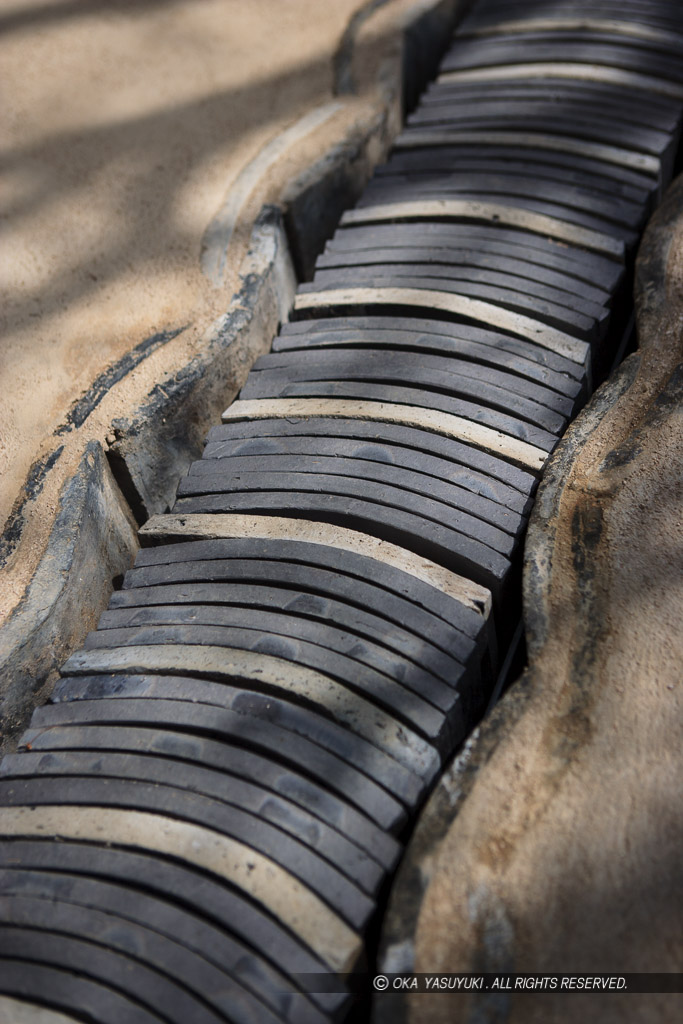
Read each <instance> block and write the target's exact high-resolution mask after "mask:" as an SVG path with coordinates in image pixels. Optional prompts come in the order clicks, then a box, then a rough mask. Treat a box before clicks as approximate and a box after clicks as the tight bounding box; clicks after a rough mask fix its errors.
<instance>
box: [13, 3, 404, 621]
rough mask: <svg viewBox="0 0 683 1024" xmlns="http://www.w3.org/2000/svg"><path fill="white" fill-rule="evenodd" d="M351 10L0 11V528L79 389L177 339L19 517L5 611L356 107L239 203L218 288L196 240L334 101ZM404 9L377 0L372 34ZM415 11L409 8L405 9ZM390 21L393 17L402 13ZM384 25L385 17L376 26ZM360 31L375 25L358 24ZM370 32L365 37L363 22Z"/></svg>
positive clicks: (303, 6) (121, 393)
mask: <svg viewBox="0 0 683 1024" xmlns="http://www.w3.org/2000/svg"><path fill="white" fill-rule="evenodd" d="M362 6H364V5H363V2H362V0H335V2H334V3H320V2H319V0H191V2H190V0H108V2H105V0H89V2H76V0H18V2H15V3H11V2H2V3H0V68H1V71H0V88H1V90H2V94H3V97H4V104H5V131H4V133H3V143H2V150H3V161H2V164H3V171H2V174H3V182H2V191H3V195H4V204H3V210H2V217H3V225H2V241H1V242H0V246H1V247H2V248H1V252H0V280H1V282H2V283H1V287H2V292H3V297H2V303H1V307H0V316H1V324H2V326H1V330H2V337H3V342H2V349H1V350H0V388H1V391H0V394H1V395H2V400H1V402H0V478H1V479H2V488H1V494H0V522H4V521H5V520H6V517H7V516H8V514H9V513H10V511H11V508H12V505H13V503H14V502H15V500H16V498H17V495H18V494H19V493H20V491H21V488H22V485H23V482H24V480H25V479H26V475H27V472H28V471H29V469H30V467H31V465H32V464H33V463H34V461H35V460H36V459H37V458H39V457H41V456H44V455H45V453H46V452H48V451H50V450H51V449H52V447H53V446H54V442H53V439H52V438H51V435H52V433H53V431H54V430H55V428H57V427H58V426H59V425H60V424H61V423H63V421H64V417H65V415H66V413H67V411H68V409H69V407H70V406H71V404H72V403H73V402H74V400H76V399H77V398H78V397H79V396H80V395H81V394H82V393H83V392H84V391H85V390H86V389H87V388H88V386H89V385H90V384H91V382H92V381H93V380H94V379H95V378H96V376H97V375H98V374H100V373H101V372H102V371H103V370H104V369H106V367H108V366H109V365H110V364H111V363H112V362H115V361H116V360H117V359H119V358H120V357H121V356H122V355H124V354H125V353H126V352H128V351H129V350H130V349H131V348H132V347H133V346H135V345H136V344H138V343H139V342H140V341H141V340H143V339H145V338H147V337H149V336H150V335H152V334H154V333H155V332H157V331H161V330H174V329H177V328H180V327H186V329H185V330H184V331H183V332H182V333H181V334H180V335H179V337H178V338H177V339H176V340H175V341H173V342H172V343H170V344H167V345H165V346H164V347H163V350H162V351H160V352H157V353H155V354H154V355H153V356H151V357H149V358H148V359H147V360H145V362H144V364H143V365H142V366H141V367H140V368H139V369H138V370H136V371H134V372H133V373H132V374H129V376H128V377H127V378H126V380H125V382H124V383H123V384H121V385H119V386H117V387H116V388H115V389H114V390H113V392H112V393H111V394H110V395H109V396H107V399H106V401H105V402H104V403H102V405H101V406H100V407H99V408H98V410H96V412H95V413H94V414H93V415H91V416H90V417H89V419H88V421H87V422H86V424H85V426H84V428H83V430H82V431H81V433H85V434H86V435H87V436H86V437H81V438H80V439H79V443H78V445H76V444H75V442H73V439H71V438H70V439H69V444H70V445H71V447H72V448H73V452H70V449H69V448H68V445H67V449H68V450H67V451H66V452H65V453H64V455H63V456H62V457H61V458H60V460H59V471H58V472H51V473H50V475H49V478H48V482H47V484H46V486H45V489H44V493H43V494H42V495H41V497H40V500H39V501H38V502H37V503H36V504H35V507H33V506H32V507H31V508H29V509H28V514H27V524H26V527H25V529H24V532H23V536H22V544H21V548H20V551H19V552H18V553H17V554H16V556H15V558H14V563H15V564H14V565H12V564H10V566H9V568H10V570H11V571H10V572H9V575H8V576H7V578H6V580H5V584H4V586H3V591H4V596H3V598H2V601H0V621H1V620H2V615H3V610H4V612H5V613H6V612H7V610H8V609H9V608H10V607H11V606H12V605H13V604H14V603H16V600H17V599H18V598H19V597H20V594H21V592H22V590H23V587H24V585H25V584H26V582H27V579H28V578H29V576H30V572H31V571H32V568H33V567H34V566H35V564H36V560H37V558H38V557H39V554H40V552H41V551H42V549H43V547H44V543H45V540H46V535H47V533H46V531H47V528H48V526H49V524H50V522H51V516H52V514H53V512H54V509H55V507H56V501H57V497H58V492H59V486H61V483H62V482H63V480H64V479H65V478H66V477H67V476H68V474H69V473H70V472H73V469H74V468H75V465H76V461H77V452H76V449H78V453H80V451H82V445H83V444H84V443H85V440H88V439H89V438H90V437H96V438H98V439H99V440H101V441H103V440H104V438H105V437H106V433H107V426H108V423H110V422H111V419H112V418H114V417H115V416H118V415H121V414H122V413H125V411H126V410H127V408H129V407H131V403H133V402H135V400H136V399H139V398H140V397H142V396H143V395H144V394H145V393H146V392H147V391H148V390H149V388H150V387H151V386H152V385H153V384H154V381H155V379H158V376H159V375H160V374H161V373H162V372H163V371H165V370H167V368H168V366H169V365H173V364H174V365H178V366H179V365H182V363H183V362H184V361H185V360H186V359H187V358H189V357H191V356H192V355H193V354H194V353H195V352H196V350H197V346H198V345H199V343H200V339H201V337H202V334H203V333H204V332H205V330H206V327H207V325H208V324H209V323H210V322H211V321H212V320H213V319H214V318H215V317H216V316H217V315H218V314H220V312H222V311H223V310H224V309H225V307H226V305H227V302H228V300H229V298H230V296H231V295H232V293H233V291H234V286H235V282H236V268H237V266H238V265H239V258H240V256H241V255H242V252H241V251H240V244H239V243H240V242H244V243H245V244H246V239H247V238H248V234H249V231H248V228H249V224H250V222H251V221H250V218H251V219H253V216H255V215H256V213H257V212H258V209H259V208H260V205H261V202H262V201H263V200H264V199H266V200H270V199H272V198H273V197H277V195H278V188H282V186H283V184H284V183H285V182H286V181H287V180H288V179H289V178H290V177H291V176H292V174H293V173H294V172H295V171H297V169H303V168H305V167H307V166H308V165H309V164H310V163H311V162H312V161H313V160H314V159H315V157H316V156H317V155H319V154H320V153H322V152H324V150H325V146H326V144H328V145H329V141H330V139H333V138H335V137H340V136H341V134H342V132H343V129H344V124H345V123H346V124H348V123H349V121H350V120H352V119H353V117H354V116H357V113H358V109H359V104H362V97H360V98H359V97H355V98H354V97H351V98H349V99H346V100H345V101H344V102H343V103H340V109H339V110H338V112H337V113H336V114H334V116H332V117H331V118H329V119H328V120H327V121H326V122H325V124H324V126H323V128H322V129H320V130H318V131H316V132H314V133H312V135H311V136H310V137H307V138H305V139H303V140H302V141H301V142H300V143H299V144H297V145H296V146H294V147H292V148H291V151H290V152H288V153H287V154H286V155H285V156H283V157H282V158H281V159H280V160H278V162H277V165H276V168H275V169H274V170H273V171H272V172H271V173H270V174H269V176H268V177H267V180H266V181H264V182H263V184H262V187H261V188H260V189H259V190H257V192H255V193H254V194H253V195H252V197H251V199H250V202H249V204H247V207H246V208H245V210H244V216H243V218H242V220H243V227H244V230H243V231H242V233H241V234H240V232H239V231H238V232H236V236H235V244H234V245H233V250H234V254H233V259H232V260H231V262H230V265H229V266H228V272H227V275H226V278H225V281H224V283H223V285H222V287H216V286H215V285H212V284H211V282H210V281H209V280H208V279H207V277H206V276H204V275H203V274H202V271H201V269H200V252H201V245H202V237H203V235H204V232H205V231H206V228H207V225H208V224H209V222H210V221H211V219H212V218H213V217H214V216H215V214H216V212H217V210H219V209H220V207H221V204H222V203H223V201H224V197H225V195H226V192H229V189H230V185H231V183H234V182H235V181H236V180H237V179H238V176H239V174H240V171H242V170H243V169H244V167H245V166H246V165H248V164H249V162H250V161H251V160H252V159H253V158H254V157H255V155H256V154H257V153H258V152H259V151H260V150H261V148H262V147H263V146H264V145H265V144H266V143H267V142H268V141H269V140H271V139H273V138H274V137H275V136H277V135H278V133H279V132H281V131H282V130H283V129H284V128H286V127H287V126H289V125H291V124H292V123H293V122H295V121H296V120H297V119H298V118H300V117H301V116H302V115H303V114H305V113H306V112H307V111H309V110H311V109H313V108H316V107H317V106H319V105H320V104H323V103H325V102H326V101H330V100H331V98H332V81H333V75H332V57H333V54H334V52H335V50H336V48H337V46H338V43H339V40H340V38H341V36H342V33H343V31H344V29H345V27H346V25H347V23H348V21H349V19H350V17H351V16H352V15H353V14H354V12H356V11H357V10H358V9H359V8H361V7H362ZM410 6H411V4H410V3H408V2H402V0H391V2H389V3H388V4H387V5H386V7H385V8H384V9H383V10H380V11H379V12H377V14H376V15H373V18H372V19H371V21H372V22H373V23H376V25H375V30H376V31H377V32H380V33H381V31H383V26H384V27H386V24H387V19H388V18H389V17H390V16H392V15H393V14H395V13H396V12H397V11H399V9H403V10H405V9H407V8H409V7H410ZM412 6H413V7H414V6H415V4H414V2H413V4H412ZM399 13H400V11H399ZM382 19H384V21H382ZM368 24H370V22H368ZM368 31H371V29H368Z"/></svg>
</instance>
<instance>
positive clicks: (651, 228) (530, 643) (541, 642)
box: [372, 175, 683, 1024]
mask: <svg viewBox="0 0 683 1024" xmlns="http://www.w3.org/2000/svg"><path fill="white" fill-rule="evenodd" d="M682 239H683V175H682V176H681V177H679V178H678V179H677V180H676V181H675V182H674V183H673V185H672V186H671V187H670V188H669V190H668V192H667V193H666V196H665V200H664V202H663V204H662V206H661V207H660V208H659V210H658V211H657V213H656V214H655V215H654V217H653V218H652V220H651V222H650V224H649V225H648V227H647V230H646V233H645V236H644V238H643V240H642V243H641V246H640V250H639V254H638V260H637V263H636V277H635V302H636V314H637V324H638V333H639V345H640V347H639V349H638V351H637V352H636V353H635V354H634V355H631V356H629V358H628V359H626V360H625V362H624V363H622V364H621V366H620V367H619V368H618V369H617V370H616V371H615V372H614V373H613V374H612V376H611V377H610V378H609V380H607V381H606V382H605V383H604V384H603V385H602V386H601V387H600V388H599V389H598V390H597V391H596V393H595V394H594V395H593V397H592V398H591V400H590V402H589V403H588V405H587V406H586V407H585V409H584V410H582V412H581V413H580V414H579V416H578V417H577V419H576V420H575V421H574V423H573V424H572V425H571V426H570V427H569V429H568V431H567V433H566V434H565V436H564V438H563V439H562V441H561V443H560V444H559V445H558V447H557V449H556V450H555V452H554V453H553V455H552V457H551V459H550V460H549V462H548V465H547V467H546V470H545V473H544V476H543V479H542V481H541V484H540V486H539V489H538V493H537V496H536V501H535V505H534V509H533V512H532V515H531V519H530V523H529V530H528V533H527V539H526V544H525V553H524V625H525V631H526V638H527V648H528V656H529V661H530V668H528V669H527V670H526V671H525V672H524V674H523V675H522V676H521V678H520V679H519V680H517V682H515V683H514V685H513V686H511V687H510V689H509V690H508V692H507V693H506V694H505V696H504V697H503V698H502V699H501V701H500V702H499V703H498V705H497V706H496V707H495V708H494V710H493V711H492V712H491V714H490V715H489V716H488V717H487V718H486V720H485V721H484V722H482V724H481V725H480V726H479V727H478V728H477V729H476V730H475V731H474V733H473V734H472V735H471V737H470V738H469V740H468V741H467V742H466V743H465V744H464V746H463V747H462V749H461V750H460V751H459V752H458V753H457V754H456V756H455V757H454V758H453V760H452V761H451V763H450V764H449V765H448V767H447V768H446V770H445V771H444V773H443V775H442V776H441V778H440V780H439V782H438V783H437V785H436V787H435V789H434V791H433V793H432V795H431V796H430V798H429V800H428V801H427V803H426V805H425V807H424V809H423V811H422V814H421V816H420V819H419V821H418V824H417V827H416V829H415V831H414V833H413V836H412V838H411V840H410V842H409V845H408V847H407V850H406V853H405V855H404V858H403V860H402V862H401V866H400V868H399V871H398V874H397V876H396V879H395V882H394V885H393V889H392V892H391V895H390V901H389V908H388V911H387V915H386V917H385V920H384V923H383V929H382V935H381V941H380V949H379V955H378V958H377V968H378V970H380V971H381V972H383V973H387V974H391V973H409V972H411V971H412V970H413V965H414V954H415V947H414V942H415V936H416V932H417V927H418V918H419V915H420V910H421V907H422V902H423V899H424V896H425V893H426V891H427V888H428V886H429V883H430V880H431V878H432V875H433V872H434V869H435V866H436V862H437V858H438V855H439V849H440V846H441V843H442V841H443V839H444V838H445V836H446V835H447V833H448V832H449V830H450V829H451V827H452V826H453V824H454V822H455V820H456V818H457V817H458V815H459V813H460V811H461V810H462V809H463V806H464V804H465V802H466V801H467V799H468V796H469V795H470V793H471V792H472V790H473V788H474V786H475V783H476V781H477V778H478V776H479V775H480V773H481V772H482V770H483V769H484V768H485V767H486V765H487V764H488V762H489V761H490V760H491V758H492V756H493V755H494V753H495V752H496V751H497V750H498V748H499V746H500V745H501V744H502V743H504V742H506V741H507V740H509V739H510V737H511V736H512V735H513V733H514V730H515V727H516V725H517V723H518V722H519V720H520V718H521V717H522V715H523V714H524V712H525V710H526V709H527V707H528V705H529V702H530V700H531V698H532V696H533V694H534V692H535V690H536V689H537V680H536V677H535V672H534V664H535V662H536V661H537V659H538V658H539V655H540V653H541V651H542V650H543V648H544V646H545V644H546V642H547V641H548V639H549V635H550V624H549V619H550V590H551V582H552V568H553V552H554V548H555V543H556V537H557V531H558V527H559V525H560V517H559V511H560V505H561V503H562V499H563V496H564V495H565V488H566V486H567V485H569V486H571V479H570V478H571V475H572V471H573V468H574V466H575V463H576V461H577V459H578V458H579V456H580V454H581V452H582V451H583V450H584V448H585V446H586V444H587V442H588V441H589V440H590V439H592V438H593V437H595V435H596V434H597V432H598V431H599V430H600V429H601V427H602V426H603V425H605V424H606V421H607V420H608V418H609V417H610V416H611V415H612V414H613V413H615V412H617V411H618V410H617V406H618V403H620V400H622V399H624V400H625V401H624V404H623V405H622V410H621V414H622V418H623V421H624V426H625V429H624V431H623V433H624V434H625V435H629V428H630V427H631V426H632V425H633V422H634V420H635V421H636V422H637V421H638V418H639V413H640V411H641V410H642V406H643V404H644V403H646V404H647V405H648V406H649V411H648V412H646V414H645V417H644V419H642V420H641V421H640V425H641V426H646V425H647V423H648V422H655V420H656V418H657V415H658V410H659V408H660V407H661V410H662V412H664V411H666V409H667V408H668V407H669V405H670V404H671V402H672V401H674V400H675V399H676V395H677V394H678V392H677V390H676V389H677V388H680V378H681V377H682V376H683V373H682V371H681V366H680V365H679V366H678V368H677V366H676V364H677V361H678V359H679V355H678V354H677V353H680V349H681V308H682V306H681V303H682V301H683V300H682V295H683V293H682V292H681V284H680V281H681V280H683V268H679V266H677V264H681V263H683V257H682V256H681V255H680V254H679V255H678V256H677V254H676V248H678V249H679V250H680V246H681V240H682ZM677 274H678V277H679V280H677V279H676V276H677ZM634 444H637V430H636V432H635V434H631V435H630V436H628V437H627V439H626V441H625V442H624V443H623V444H618V445H617V447H616V448H615V449H614V450H613V451H612V452H611V454H609V455H608V456H607V458H606V460H605V462H606V463H607V462H608V461H609V460H612V461H616V460H619V461H624V460H626V461H627V460H628V458H629V457H630V455H629V453H630V452H631V450H632V449H633V445H634ZM590 576H591V569H590V565H589V564H586V566H585V567H584V573H583V576H582V579H583V578H585V579H586V580H588V582H590ZM590 591H591V588H590V586H587V587H586V595H584V594H583V593H582V594H580V595H579V597H578V598H577V600H579V601H580V602H584V603H585V602H589V601H590V599H591V598H590ZM588 621H590V616H588ZM589 642H590V638H589ZM504 945H505V943H504V942H502V943H501V948H502V947H503V946H504ZM463 969H470V968H469V967H463ZM409 1020H410V1015H409V1003H408V1000H407V999H406V997H405V995H402V994H401V993H400V992H396V993H390V992H387V993H384V994H383V995H382V997H381V999H376V1000H374V1002H373V1012H372V1021H373V1024H408V1022H409Z"/></svg>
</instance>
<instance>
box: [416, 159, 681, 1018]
mask: <svg viewBox="0 0 683 1024" xmlns="http://www.w3.org/2000/svg"><path fill="white" fill-rule="evenodd" d="M638 286H639V287H638V302H637V312H638V325H639V339H640V350H639V353H638V354H637V355H635V356H632V357H631V358H630V360H629V361H628V362H627V363H626V364H624V366H623V367H622V369H621V370H620V371H619V373H618V375H617V378H616V379H615V380H614V381H612V382H610V384H608V385H607V389H608V391H607V394H608V395H609V394H610V389H611V398H601V395H600V392H598V395H597V404H596V402H594V404H593V410H595V409H596V408H597V412H595V411H593V412H592V411H591V408H590V407H589V410H587V413H584V414H582V416H581V417H579V419H578V420H577V421H576V424H575V425H574V426H573V427H572V428H571V429H570V432H569V434H568V435H567V440H566V441H565V442H563V445H564V455H562V454H560V451H559V450H558V461H560V462H562V460H563V459H564V463H563V465H561V466H560V467H559V468H558V469H557V471H556V472H555V471H554V470H553V466H552V464H551V466H550V467H549V473H550V476H551V477H552V475H553V472H555V481H554V482H553V481H552V479H551V480H550V481H548V480H547V479H546V482H545V483H544V485H543V487H542V489H541V491H540V492H539V497H538V499H537V503H536V507H535V510H534V514H533V516H532V521H531V525H530V531H529V537H528V540H527V550H526V568H525V589H526V595H525V600H526V605H527V607H526V611H525V616H526V624H527V630H528V631H529V634H528V635H529V640H530V667H529V670H528V671H527V673H526V675H525V676H524V677H523V679H522V680H520V681H519V682H518V683H517V684H516V687H515V689H514V692H511V694H510V695H509V696H510V700H509V702H508V706H507V708H506V707H505V703H506V702H505V701H504V702H503V703H502V704H501V705H499V709H497V713H496V714H497V715H498V721H496V722H495V723H494V724H493V725H492V726H491V727H487V726H484V728H483V730H482V742H483V743H485V742H486V734H487V731H488V732H496V733H497V736H498V739H497V740H496V742H495V744H494V745H493V747H492V750H491V752H490V753H489V754H487V756H486V758H485V759H484V761H483V763H482V764H481V766H480V768H479V770H478V774H477V776H476V780H475V782H474V784H473V785H472V788H471V790H470V791H469V794H468V796H467V797H466V798H465V800H464V802H463V803H462V806H461V808H460V811H459V813H458V814H457V817H456V818H455V820H454V822H453V824H452V826H451V828H450V830H449V832H448V833H447V835H446V837H445V838H444V839H443V841H442V843H441V846H440V848H439V850H438V854H437V859H436V863H435V866H434V870H433V874H432V879H431V883H430V885H429V888H428V890H427V893H426V897H425V899H424V902H423V905H422V909H421V913H420V917H419V923H418V930H417V940H416V958H415V969H416V970H417V971H437V972H440V971H463V970H464V971H467V970H474V971H532V972H540V973H544V972H561V971H582V972H589V973H591V972H599V971H605V972H617V973H619V974H622V973H624V972H676V971H680V969H681V963H683V924H682V921H683V918H682V916H681V907H683V886H682V880H681V872H680V861H681V852H682V850H683V812H682V809H681V801H680V791H681V784H682V781H683V757H682V755H681V750H682V746H683V744H682V741H683V730H682V723H683V685H682V681H681V664H683V640H682V636H681V629H680V623H681V620H682V618H683V527H682V523H683V477H682V476H681V465H682V463H683V335H682V333H681V322H682V313H683V180H681V179H679V181H678V182H677V184H676V185H675V186H674V188H673V190H672V193H671V194H670V198H669V200H668V202H667V203H666V205H665V207H664V208H663V209H662V211H660V213H659V214H658V215H657V217H656V218H655V222H654V225H653V226H651V227H650V229H649V231H648V234H647V235H646V238H645V242H644V245H643V249H642V251H641V258H640V266H639V274H638ZM601 402H602V406H601V404H600V403H601ZM585 423H588V426H585V427H584V424H585ZM506 699H507V698H506ZM498 712H500V713H498ZM506 716H507V723H506ZM682 1010H683V996H680V995H661V994H659V995H657V994H655V995H609V996H605V995H594V994H592V993H591V994H576V995H571V996H569V997H567V996H566V995H564V996H563V995H561V994H558V993H553V992H545V993H543V994H534V993H521V994H519V993H518V994H514V993H511V994H507V993H497V994H496V993H489V994H488V995H487V994H486V993H483V994H482V995H481V996H476V997H471V998H470V997H461V998H460V997H458V998H453V997H449V996H434V997H432V996H419V997H415V998H414V1000H413V1001H412V1003H411V1017H410V1019H411V1021H415V1022H417V1021H419V1022H420V1024H437V1022H445V1021H448V1022H449V1024H451V1022H453V1024H455V1022H457V1021H474V1020H477V1021H494V1020H495V1021H501V1022H502V1021H505V1022H509V1024H516V1022H520V1024H521V1022H524V1024H535V1022H539V1024H540V1022H543V1024H552V1022H558V1024H559V1022H562V1024H574V1022H576V1024H579V1022H581V1021H585V1020H591V1021H592V1020H600V1021H602V1022H612V1021H614V1022H617V1021H619V1022H622V1021H628V1022H635V1021H642V1022H647V1024H660V1022H661V1024H665V1022H669V1021H672V1020H676V1019H680V1014H681V1012H682Z"/></svg>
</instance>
